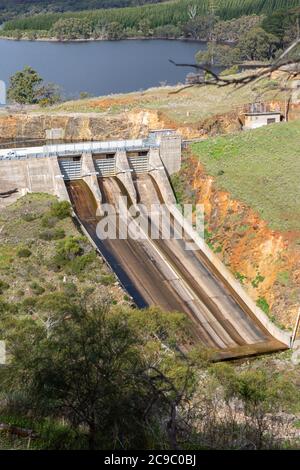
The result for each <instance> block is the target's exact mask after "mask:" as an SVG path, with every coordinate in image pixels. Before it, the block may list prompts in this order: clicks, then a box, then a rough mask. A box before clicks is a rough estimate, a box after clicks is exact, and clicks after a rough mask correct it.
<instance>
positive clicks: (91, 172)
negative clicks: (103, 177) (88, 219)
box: [81, 152, 102, 209]
mask: <svg viewBox="0 0 300 470" xmlns="http://www.w3.org/2000/svg"><path fill="white" fill-rule="evenodd" d="M81 177H82V179H83V181H85V183H86V184H87V185H88V187H89V188H90V190H91V191H92V193H93V195H94V197H95V199H96V202H97V206H98V208H99V209H100V207H101V203H102V195H101V191H100V188H99V184H98V179H97V172H96V170H95V166H94V161H93V156H92V154H91V153H90V152H86V153H83V154H82V157H81Z"/></svg>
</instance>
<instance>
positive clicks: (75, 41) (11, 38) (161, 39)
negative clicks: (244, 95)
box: [0, 34, 231, 44]
mask: <svg viewBox="0 0 300 470" xmlns="http://www.w3.org/2000/svg"><path fill="white" fill-rule="evenodd" d="M0 40H3V41H5V40H7V41H16V42H19V41H27V42H55V43H62V44H65V43H79V42H86V43H89V42H104V41H106V42H119V41H138V40H140V41H182V42H194V43H199V44H206V43H207V42H208V40H205V39H192V38H182V37H181V38H165V37H145V36H144V37H140V36H137V37H130V38H120V39H102V38H86V39H84V38H77V39H58V38H55V37H52V38H46V37H40V38H34V39H33V38H28V37H22V38H17V37H7V36H2V35H1V34H0ZM223 44H226V43H225V42H224V43H223ZM228 44H231V43H229V42H228Z"/></svg>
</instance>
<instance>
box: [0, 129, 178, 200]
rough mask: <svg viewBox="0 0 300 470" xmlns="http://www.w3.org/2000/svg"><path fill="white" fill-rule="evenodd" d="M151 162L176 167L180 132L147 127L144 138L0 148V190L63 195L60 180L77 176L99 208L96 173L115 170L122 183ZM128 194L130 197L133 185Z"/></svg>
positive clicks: (113, 173) (144, 170)
mask: <svg viewBox="0 0 300 470" xmlns="http://www.w3.org/2000/svg"><path fill="white" fill-rule="evenodd" d="M153 152H154V154H157V155H158V159H156V160H153V158H152V155H153ZM156 164H159V165H162V164H163V166H164V169H165V171H166V172H167V174H168V175H172V174H173V173H174V172H176V171H178V170H179V169H180V167H181V137H180V135H179V134H177V133H176V132H175V131H172V130H166V129H164V130H157V131H152V132H150V133H149V135H148V136H147V138H145V139H135V140H115V141H106V142H105V141H104V142H103V141H91V142H79V143H68V144H66V143H65V144H51V145H45V146H40V147H24V148H14V149H0V192H5V191H11V190H15V189H17V190H18V192H19V195H22V194H25V193H27V192H44V193H49V194H54V195H57V196H58V197H59V199H67V200H68V193H67V191H66V188H65V184H64V182H65V181H70V180H74V179H83V180H84V181H85V182H86V183H87V185H88V186H89V187H90V189H91V191H92V192H93V193H94V196H95V199H96V201H97V205H98V207H99V208H100V206H101V192H100V191H99V188H98V182H97V178H98V177H99V176H118V177H119V179H120V180H121V181H122V182H123V184H127V186H128V182H129V181H130V180H131V178H130V175H131V173H133V174H139V173H141V172H142V173H147V172H149V171H152V170H155V165H156ZM129 194H130V196H131V198H132V200H133V201H136V194H135V190H134V187H133V185H131V187H130V191H129Z"/></svg>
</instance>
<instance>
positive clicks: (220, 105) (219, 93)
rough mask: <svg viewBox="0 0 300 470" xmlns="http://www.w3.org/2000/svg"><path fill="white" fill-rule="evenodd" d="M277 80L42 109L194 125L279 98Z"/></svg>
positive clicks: (146, 93)
mask: <svg viewBox="0 0 300 470" xmlns="http://www.w3.org/2000/svg"><path fill="white" fill-rule="evenodd" d="M276 84H277V82H276V81H275V80H272V81H268V82H267V81H264V80H262V81H261V82H260V83H259V85H247V86H244V87H243V88H240V89H239V90H237V89H234V87H233V86H228V87H223V88H222V87H220V88H218V87H216V86H208V85H207V86H203V87H193V88H188V89H184V90H182V91H179V90H180V89H181V88H180V87H161V88H151V89H149V90H146V91H143V92H134V93H129V94H123V95H110V96H106V97H99V98H90V99H84V100H76V101H68V102H65V103H62V104H60V105H57V106H54V107H50V108H48V109H47V108H46V109H45V108H44V109H43V111H45V112H50V113H53V112H63V113H65V112H70V113H77V112H81V113H88V112H96V113H105V114H109V115H115V114H118V113H121V112H127V111H128V110H140V109H143V110H154V111H159V112H162V113H163V114H164V115H165V116H166V117H167V118H170V119H171V120H174V121H175V122H176V123H178V124H180V125H182V124H193V123H197V122H199V120H203V119H206V118H209V117H212V116H215V115H216V114H223V113H228V112H231V111H232V110H234V109H236V108H237V107H239V106H242V105H244V104H246V103H250V102H253V101H256V100H258V99H264V100H266V101H268V100H272V99H275V100H280V99H281V93H280V92H279V90H278V88H277V89H275V88H276Z"/></svg>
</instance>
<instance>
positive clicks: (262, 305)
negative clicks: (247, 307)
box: [256, 297, 270, 314]
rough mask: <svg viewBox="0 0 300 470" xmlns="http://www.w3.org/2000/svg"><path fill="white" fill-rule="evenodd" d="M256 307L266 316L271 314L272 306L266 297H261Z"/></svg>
mask: <svg viewBox="0 0 300 470" xmlns="http://www.w3.org/2000/svg"><path fill="white" fill-rule="evenodd" d="M256 305H257V306H258V307H259V308H261V309H262V311H263V312H265V313H266V314H269V313H270V306H269V304H268V302H267V301H266V299H265V298H264V297H259V299H257V301H256Z"/></svg>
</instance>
